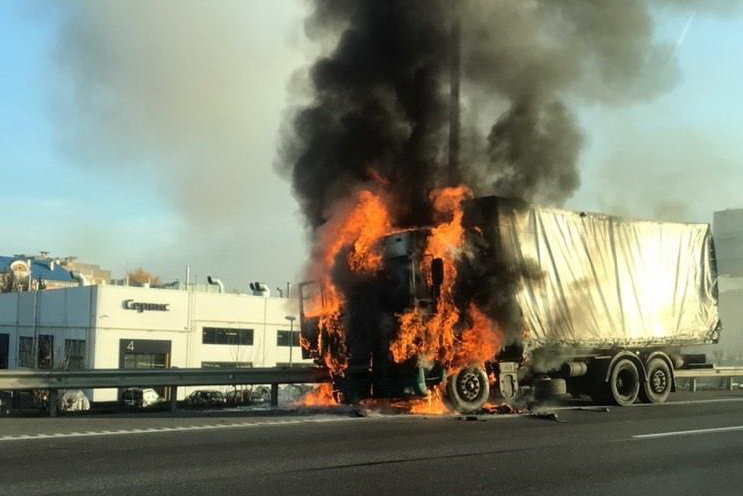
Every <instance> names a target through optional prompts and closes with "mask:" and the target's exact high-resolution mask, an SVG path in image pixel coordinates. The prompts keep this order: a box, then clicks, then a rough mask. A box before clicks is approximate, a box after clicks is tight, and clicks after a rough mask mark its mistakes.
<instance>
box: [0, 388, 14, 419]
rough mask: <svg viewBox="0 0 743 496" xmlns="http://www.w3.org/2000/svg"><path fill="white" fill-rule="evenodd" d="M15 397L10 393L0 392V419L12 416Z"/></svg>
mask: <svg viewBox="0 0 743 496" xmlns="http://www.w3.org/2000/svg"><path fill="white" fill-rule="evenodd" d="M12 399H13V396H12V395H11V394H10V393H6V392H4V391H0V417H2V416H5V415H10V405H11V402H12Z"/></svg>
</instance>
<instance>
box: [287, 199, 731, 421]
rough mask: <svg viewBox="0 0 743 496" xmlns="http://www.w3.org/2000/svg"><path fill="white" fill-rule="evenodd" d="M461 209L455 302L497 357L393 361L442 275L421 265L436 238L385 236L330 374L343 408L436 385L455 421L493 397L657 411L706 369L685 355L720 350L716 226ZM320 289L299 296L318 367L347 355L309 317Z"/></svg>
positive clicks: (494, 204)
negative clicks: (497, 336)
mask: <svg viewBox="0 0 743 496" xmlns="http://www.w3.org/2000/svg"><path fill="white" fill-rule="evenodd" d="M464 207H465V208H464V211H465V213H464V218H463V227H464V229H465V236H466V242H467V246H468V254H467V256H463V257H462V259H461V260H460V261H459V262H458V264H457V281H456V285H455V288H454V292H455V298H462V299H467V298H475V299H479V301H480V302H481V303H482V305H483V309H484V311H485V312H486V313H487V314H488V316H489V317H491V318H492V319H493V320H495V321H496V322H498V325H499V326H500V328H501V332H502V333H503V343H502V347H501V349H500V350H499V351H498V353H496V354H495V355H494V356H493V357H492V358H491V359H489V360H485V361H484V362H482V363H471V364H468V365H467V366H465V367H462V368H459V369H458V370H456V371H455V372H453V373H448V372H447V370H448V369H447V364H445V363H437V362H436V361H435V360H430V359H426V360H424V359H422V358H421V357H412V358H410V359H408V360H405V361H403V362H401V363H397V362H395V361H394V360H393V359H392V356H391V353H390V343H391V342H392V341H393V340H394V339H395V338H396V337H397V334H398V332H399V329H398V325H399V324H398V319H397V317H398V316H399V315H401V314H402V313H404V312H406V311H408V310H410V309H411V308H419V309H422V311H424V312H425V313H426V315H428V318H433V317H434V315H435V312H436V308H437V306H436V300H437V298H438V297H439V294H440V289H441V288H440V286H441V284H442V281H443V280H444V271H445V270H446V267H445V266H444V264H443V263H442V260H441V259H436V258H431V259H430V260H427V259H426V258H425V257H426V255H425V253H424V251H423V250H424V247H425V245H426V239H427V237H428V236H429V235H430V232H431V231H430V229H425V228H420V229H409V230H405V231H401V232H398V233H394V234H391V235H389V236H387V237H385V238H383V239H382V240H381V241H380V243H381V252H382V253H383V263H382V269H381V270H380V273H379V274H378V275H377V276H376V277H374V278H373V279H372V280H370V281H367V282H365V283H364V284H366V286H363V285H362V286H361V287H359V286H357V287H355V289H354V291H350V292H348V293H347V294H346V297H347V299H348V301H347V305H345V307H344V313H343V315H342V319H343V322H344V326H345V329H346V335H345V342H344V343H343V353H344V354H345V359H346V367H345V369H344V370H343V372H342V373H339V374H334V375H333V386H334V389H335V391H336V392H337V394H338V396H339V398H341V399H342V400H343V401H344V402H346V403H355V402H358V401H360V400H364V399H367V398H410V397H423V396H425V395H427V394H428V393H429V391H430V390H431V389H432V388H434V387H438V388H440V390H442V391H443V394H444V396H445V399H446V401H448V403H449V404H450V405H451V406H452V407H453V408H454V409H456V410H458V411H460V412H474V411H477V410H479V409H480V408H481V407H482V406H483V405H484V404H485V403H486V402H487V401H489V400H494V399H496V400H497V399H499V400H501V401H503V402H514V401H516V400H517V398H518V397H519V395H520V394H522V393H524V392H526V391H529V390H530V391H532V392H533V393H534V394H536V395H537V396H540V395H541V396H545V395H547V394H548V393H553V394H573V395H575V396H578V395H590V397H591V398H593V399H594V401H596V402H600V403H602V404H604V403H606V402H609V403H614V404H617V405H629V404H632V403H634V402H636V401H638V400H641V401H644V402H648V403H661V402H664V401H665V400H666V399H667V397H668V395H669V393H670V392H671V391H673V390H674V389H675V379H674V372H675V371H676V370H677V369H679V368H683V367H689V366H693V365H694V364H692V363H691V362H693V361H694V360H695V359H696V360H697V361H699V360H700V359H701V360H702V361H703V360H704V358H703V357H704V355H698V354H697V355H693V354H686V353H685V352H684V350H685V347H687V346H691V345H702V344H712V343H716V342H717V341H718V339H719V335H720V332H721V329H722V326H721V324H720V320H719V316H718V311H717V274H716V264H715V254H714V244H713V240H712V237H711V232H710V227H709V225H707V224H685V223H669V222H657V221H650V220H635V219H627V218H621V217H617V216H612V215H605V214H595V213H586V212H573V211H568V210H562V209H556V208H546V207H539V206H534V205H530V204H527V203H526V202H523V201H520V200H514V199H506V198H500V197H494V196H488V197H481V198H475V199H472V200H468V201H466V203H465V205H464ZM422 267H423V268H426V270H427V271H428V275H427V276H426V275H424V274H422V269H421V268H422ZM317 291H320V290H319V288H318V285H317V284H316V283H312V282H309V283H304V284H302V285H300V311H301V336H302V342H303V344H304V348H303V354H304V356H305V357H306V358H309V357H314V358H316V359H317V360H318V364H322V363H323V357H324V356H327V354H328V353H330V354H332V353H335V352H339V351H340V349H334V347H336V346H338V342H337V339H334V338H333V336H330V335H327V332H328V331H327V330H326V329H323V328H322V326H321V325H320V324H319V321H318V318H316V317H310V316H309V315H308V314H307V311H306V307H307V302H308V301H309V300H310V299H311V298H315V297H318V295H317ZM319 297H322V295H319ZM700 357H701V358H700Z"/></svg>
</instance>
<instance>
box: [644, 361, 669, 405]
mask: <svg viewBox="0 0 743 496" xmlns="http://www.w3.org/2000/svg"><path fill="white" fill-rule="evenodd" d="M645 369H646V370H647V374H648V378H647V381H645V382H643V384H642V389H641V390H640V399H641V400H642V401H644V402H645V403H663V402H665V401H666V399H668V394H669V393H670V392H671V369H670V368H669V367H668V364H667V363H666V361H665V360H663V359H662V358H653V359H652V360H650V361H649V362H648V364H647V365H646V367H645Z"/></svg>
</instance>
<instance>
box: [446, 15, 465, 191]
mask: <svg viewBox="0 0 743 496" xmlns="http://www.w3.org/2000/svg"><path fill="white" fill-rule="evenodd" d="M449 46H450V53H449V62H450V67H449V78H450V81H449V174H448V175H449V177H448V179H449V186H456V185H457V184H459V182H460V181H461V178H460V177H459V133H460V116H459V82H460V79H461V76H462V61H461V49H462V24H461V22H460V21H459V19H455V20H454V21H453V22H452V25H451V33H450V42H449Z"/></svg>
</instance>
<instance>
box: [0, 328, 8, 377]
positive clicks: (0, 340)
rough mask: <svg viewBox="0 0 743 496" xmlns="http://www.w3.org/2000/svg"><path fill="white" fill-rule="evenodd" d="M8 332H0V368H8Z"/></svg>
mask: <svg viewBox="0 0 743 496" xmlns="http://www.w3.org/2000/svg"><path fill="white" fill-rule="evenodd" d="M9 349H10V334H0V369H7V368H8V362H9V360H8V358H9V353H8V352H9Z"/></svg>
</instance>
